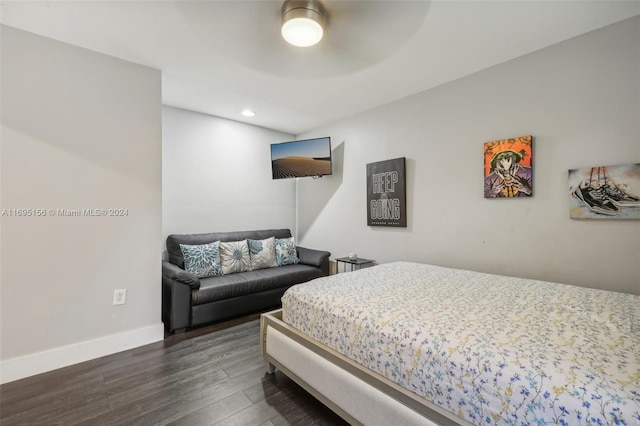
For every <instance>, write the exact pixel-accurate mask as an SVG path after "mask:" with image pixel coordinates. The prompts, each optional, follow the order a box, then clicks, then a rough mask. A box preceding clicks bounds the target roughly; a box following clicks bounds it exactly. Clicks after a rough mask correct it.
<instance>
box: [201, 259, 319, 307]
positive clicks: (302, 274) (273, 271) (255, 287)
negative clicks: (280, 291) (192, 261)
mask: <svg viewBox="0 0 640 426" xmlns="http://www.w3.org/2000/svg"><path fill="white" fill-rule="evenodd" d="M321 276H322V271H321V270H320V269H318V268H315V267H313V266H308V265H302V264H297V265H287V266H281V267H279V268H268V269H260V270H257V271H247V272H243V273H241V274H231V275H221V276H219V277H210V278H203V279H202V280H200V289H199V290H198V291H193V292H192V293H191V301H192V304H193V305H201V304H203V303H209V302H215V301H218V300H223V299H229V298H232V297H238V296H244V295H247V294H251V293H258V292H261V291H267V290H271V289H275V288H280V287H290V286H291V285H293V284H297V283H302V282H305V281H310V280H312V279H314V278H318V277H321Z"/></svg>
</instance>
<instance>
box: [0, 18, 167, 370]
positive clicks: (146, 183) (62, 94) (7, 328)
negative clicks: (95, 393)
mask: <svg viewBox="0 0 640 426" xmlns="http://www.w3.org/2000/svg"><path fill="white" fill-rule="evenodd" d="M1 31H2V32H1V38H2V44H1V50H2V68H1V72H2V74H1V89H2V94H1V96H2V97H1V103H2V111H1V122H2V128H1V134H0V136H1V143H2V145H1V149H2V157H1V188H2V192H1V194H2V199H1V204H2V206H1V208H2V209H20V208H23V209H45V211H47V215H46V216H43V217H15V216H12V215H11V213H7V212H5V213H6V214H4V215H3V216H2V218H1V224H2V228H1V229H2V237H1V248H2V249H1V255H2V258H1V264H2V271H1V304H0V307H1V314H0V319H1V321H0V322H1V329H0V332H1V334H0V340H1V342H2V347H1V349H0V360H1V361H2V364H1V367H2V371H1V375H2V377H1V380H2V382H7V381H11V380H15V379H17V378H21V377H24V376H28V375H32V374H36V373H39V372H42V371H47V370H50V369H54V368H58V367H61V366H63V365H68V364H73V363H76V362H80V361H84V360H86V359H91V358H95V357H99V356H102V355H106V354H109V353H113V352H117V351H120V350H124V349H128V348H130V347H135V346H140V345H142V344H146V343H149V342H151V341H157V340H161V339H162V338H163V327H162V323H161V313H160V311H161V292H160V290H161V286H160V282H161V272H160V256H161V249H160V247H161V155H162V149H161V118H162V111H161V80H160V72H159V71H157V70H153V69H151V68H147V67H143V66H139V65H135V64H131V63H128V62H125V61H122V60H119V59H116V58H112V57H108V56H105V55H102V54H98V53H94V52H91V51H88V50H85V49H81V48H78V47H75V46H71V45H68V44H64V43H60V42H57V41H54V40H51V39H47V38H44V37H40V36H37V35H34V34H30V33H27V32H23V31H20V30H16V29H13V28H10V27H6V26H2V27H1ZM96 208H105V209H110V208H121V209H126V210H127V215H126V216H123V217H88V216H84V217H60V216H59V215H58V216H54V215H53V214H52V213H51V212H49V210H50V209H54V210H55V209H96ZM116 288H126V289H127V291H128V293H127V303H126V304H125V305H122V306H113V304H112V299H113V290H114V289H116Z"/></svg>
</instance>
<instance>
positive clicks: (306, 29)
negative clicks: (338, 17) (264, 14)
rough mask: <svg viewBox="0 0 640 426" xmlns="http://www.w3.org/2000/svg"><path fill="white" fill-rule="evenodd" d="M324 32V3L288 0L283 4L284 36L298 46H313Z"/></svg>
mask: <svg viewBox="0 0 640 426" xmlns="http://www.w3.org/2000/svg"><path fill="white" fill-rule="evenodd" d="M323 34H324V15H323V11H322V5H321V4H320V3H319V2H318V1H316V0H287V1H285V2H284V4H283V5H282V37H284V39H285V40H286V41H287V42H288V43H289V44H292V45H294V46H298V47H308V46H313V45H314V44H316V43H318V42H319V41H320V40H321V39H322V35H323Z"/></svg>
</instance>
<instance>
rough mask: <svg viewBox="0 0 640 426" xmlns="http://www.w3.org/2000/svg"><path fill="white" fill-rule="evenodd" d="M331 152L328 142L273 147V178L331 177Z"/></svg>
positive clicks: (309, 142)
mask: <svg viewBox="0 0 640 426" xmlns="http://www.w3.org/2000/svg"><path fill="white" fill-rule="evenodd" d="M330 150H331V148H330V145H329V143H328V142H327V141H326V140H317V141H316V140H313V141H308V142H307V141H305V142H304V143H299V144H298V143H284V144H279V145H273V146H272V158H273V160H272V171H273V178H274V179H284V178H293V177H301V176H320V175H330V174H331V152H330Z"/></svg>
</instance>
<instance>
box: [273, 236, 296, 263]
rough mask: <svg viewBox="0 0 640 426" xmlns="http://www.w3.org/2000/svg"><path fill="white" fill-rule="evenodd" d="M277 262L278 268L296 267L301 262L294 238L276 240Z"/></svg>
mask: <svg viewBox="0 0 640 426" xmlns="http://www.w3.org/2000/svg"><path fill="white" fill-rule="evenodd" d="M276 262H278V266H284V265H295V264H296V263H298V262H300V259H298V253H297V252H296V242H295V240H294V238H293V237H289V238H276Z"/></svg>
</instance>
